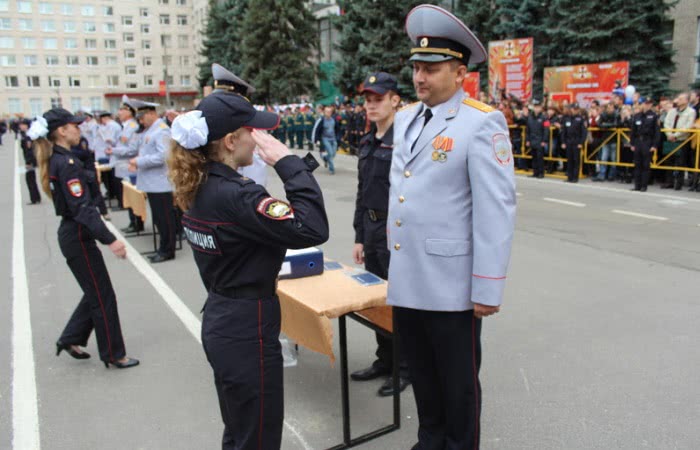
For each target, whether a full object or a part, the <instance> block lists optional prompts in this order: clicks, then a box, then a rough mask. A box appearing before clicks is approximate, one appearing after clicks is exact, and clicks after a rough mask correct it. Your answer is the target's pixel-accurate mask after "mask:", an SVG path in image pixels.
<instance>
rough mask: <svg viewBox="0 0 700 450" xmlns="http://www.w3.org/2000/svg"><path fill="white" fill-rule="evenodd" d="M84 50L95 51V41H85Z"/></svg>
mask: <svg viewBox="0 0 700 450" xmlns="http://www.w3.org/2000/svg"><path fill="white" fill-rule="evenodd" d="M85 48H87V49H89V50H95V49H96V48H97V39H85Z"/></svg>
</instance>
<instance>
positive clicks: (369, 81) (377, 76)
mask: <svg viewBox="0 0 700 450" xmlns="http://www.w3.org/2000/svg"><path fill="white" fill-rule="evenodd" d="M390 91H391V92H396V93H397V94H398V92H399V83H398V81H396V78H395V77H393V76H392V75H390V74H388V73H386V72H375V73H371V74H369V75H368V76H367V78H365V81H364V83H362V89H361V90H360V94H364V93H366V92H370V93H372V94H377V95H384V94H386V93H387V92H390Z"/></svg>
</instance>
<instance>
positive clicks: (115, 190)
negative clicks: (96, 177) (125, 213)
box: [98, 111, 122, 209]
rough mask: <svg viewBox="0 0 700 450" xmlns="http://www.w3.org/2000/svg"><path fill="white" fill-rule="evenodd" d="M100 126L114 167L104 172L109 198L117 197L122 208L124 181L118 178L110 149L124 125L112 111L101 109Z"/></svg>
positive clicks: (105, 148) (106, 154) (105, 150)
mask: <svg viewBox="0 0 700 450" xmlns="http://www.w3.org/2000/svg"><path fill="white" fill-rule="evenodd" d="M99 117H100V123H101V125H100V127H99V128H98V134H99V135H100V137H101V139H102V140H103V141H104V149H103V151H104V154H105V157H106V158H108V164H109V166H110V167H111V168H112V170H110V171H109V172H103V174H102V176H103V179H104V181H105V184H106V186H107V191H108V194H109V198H116V199H117V205H118V206H119V208H120V209H121V208H122V194H121V193H122V189H121V187H122V181H121V179H117V177H118V175H117V174H116V170H115V168H114V161H115V160H114V157H113V156H112V155H111V151H110V149H111V148H112V147H114V146H115V145H117V143H118V142H119V135H120V134H121V132H122V127H121V126H120V125H119V124H118V123H117V121H115V120H114V118H113V117H112V113H111V112H109V111H100V113H99Z"/></svg>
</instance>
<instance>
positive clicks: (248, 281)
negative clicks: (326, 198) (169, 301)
mask: <svg viewBox="0 0 700 450" xmlns="http://www.w3.org/2000/svg"><path fill="white" fill-rule="evenodd" d="M278 124H279V117H278V116H277V114H274V113H269V112H262V111H256V110H255V108H253V105H251V104H250V102H248V101H247V100H246V99H245V98H243V97H242V96H240V95H236V94H233V93H229V92H224V91H221V92H214V93H212V94H211V95H209V96H207V97H205V98H204V99H203V100H202V101H201V102H200V103H199V105H198V106H197V109H196V110H194V111H190V112H188V113H187V114H183V115H180V116H178V117H177V118H176V119H175V121H174V122H173V128H172V136H173V140H174V141H175V142H174V143H173V144H172V148H171V151H170V157H169V159H168V165H169V167H170V174H169V175H170V179H171V180H172V182H173V184H174V185H175V200H176V202H177V203H178V205H179V206H180V207H181V208H182V209H183V210H185V214H184V216H183V219H182V225H183V228H184V231H185V236H186V237H187V239H188V241H189V243H190V246H191V247H192V250H193V254H194V258H195V262H196V264H197V268H198V269H199V273H200V276H201V277H202V281H203V282H204V287H205V288H206V289H207V291H208V293H209V294H208V297H207V301H206V303H205V305H204V316H203V320H202V344H203V347H204V351H205V353H206V355H207V359H208V360H209V363H210V364H211V366H212V369H213V370H214V381H215V384H216V390H217V394H218V396H219V405H220V408H221V415H222V418H223V421H224V424H225V428H224V435H223V441H222V448H223V449H225V450H230V449H264V450H273V449H274V450H276V449H279V448H280V445H281V439H282V422H283V418H284V413H283V403H284V395H283V385H282V382H283V380H282V352H281V348H280V343H279V333H280V323H281V318H280V305H279V300H278V298H277V295H276V294H275V292H276V280H277V276H278V273H279V270H280V268H281V265H282V260H283V259H284V255H285V252H286V249H287V248H304V247H309V246H314V245H319V244H322V243H323V242H325V241H326V240H327V239H328V218H327V217H326V211H325V208H324V204H323V196H322V194H321V189H320V187H319V186H318V183H317V182H316V180H315V179H314V177H313V176H312V175H311V172H312V171H313V170H314V169H315V168H316V167H318V163H317V162H316V160H315V159H314V158H313V156H311V155H310V154H309V155H307V156H306V157H305V158H304V159H300V158H298V157H297V156H294V155H292V154H291V152H290V151H289V149H288V148H287V147H286V146H285V145H284V144H282V143H281V142H279V141H278V140H277V139H275V138H273V137H272V136H270V135H268V134H267V133H265V132H263V131H259V130H261V129H268V130H269V129H274V128H275V127H277V125H278ZM256 145H257V146H258V148H259V149H258V152H259V154H260V156H261V157H262V159H263V160H264V161H265V162H266V163H267V164H269V165H271V166H273V167H274V169H275V171H276V172H277V174H278V175H279V177H280V178H281V179H282V182H283V183H284V188H285V191H286V194H287V198H288V199H289V202H290V203H291V204H289V203H287V202H284V201H282V200H278V199H275V198H273V197H271V196H270V194H268V193H267V191H266V190H265V188H264V187H263V186H261V185H259V184H256V183H255V182H254V181H253V180H251V179H249V178H247V177H244V176H242V175H240V174H239V173H238V169H239V168H240V167H244V166H247V165H249V164H251V163H252V162H253V150H254V149H255V146H256Z"/></svg>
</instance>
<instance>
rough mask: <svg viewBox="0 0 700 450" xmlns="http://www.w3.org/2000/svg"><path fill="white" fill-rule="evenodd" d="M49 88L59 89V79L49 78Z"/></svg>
mask: <svg viewBox="0 0 700 450" xmlns="http://www.w3.org/2000/svg"><path fill="white" fill-rule="evenodd" d="M49 86H50V87H61V79H60V78H58V77H49Z"/></svg>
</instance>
